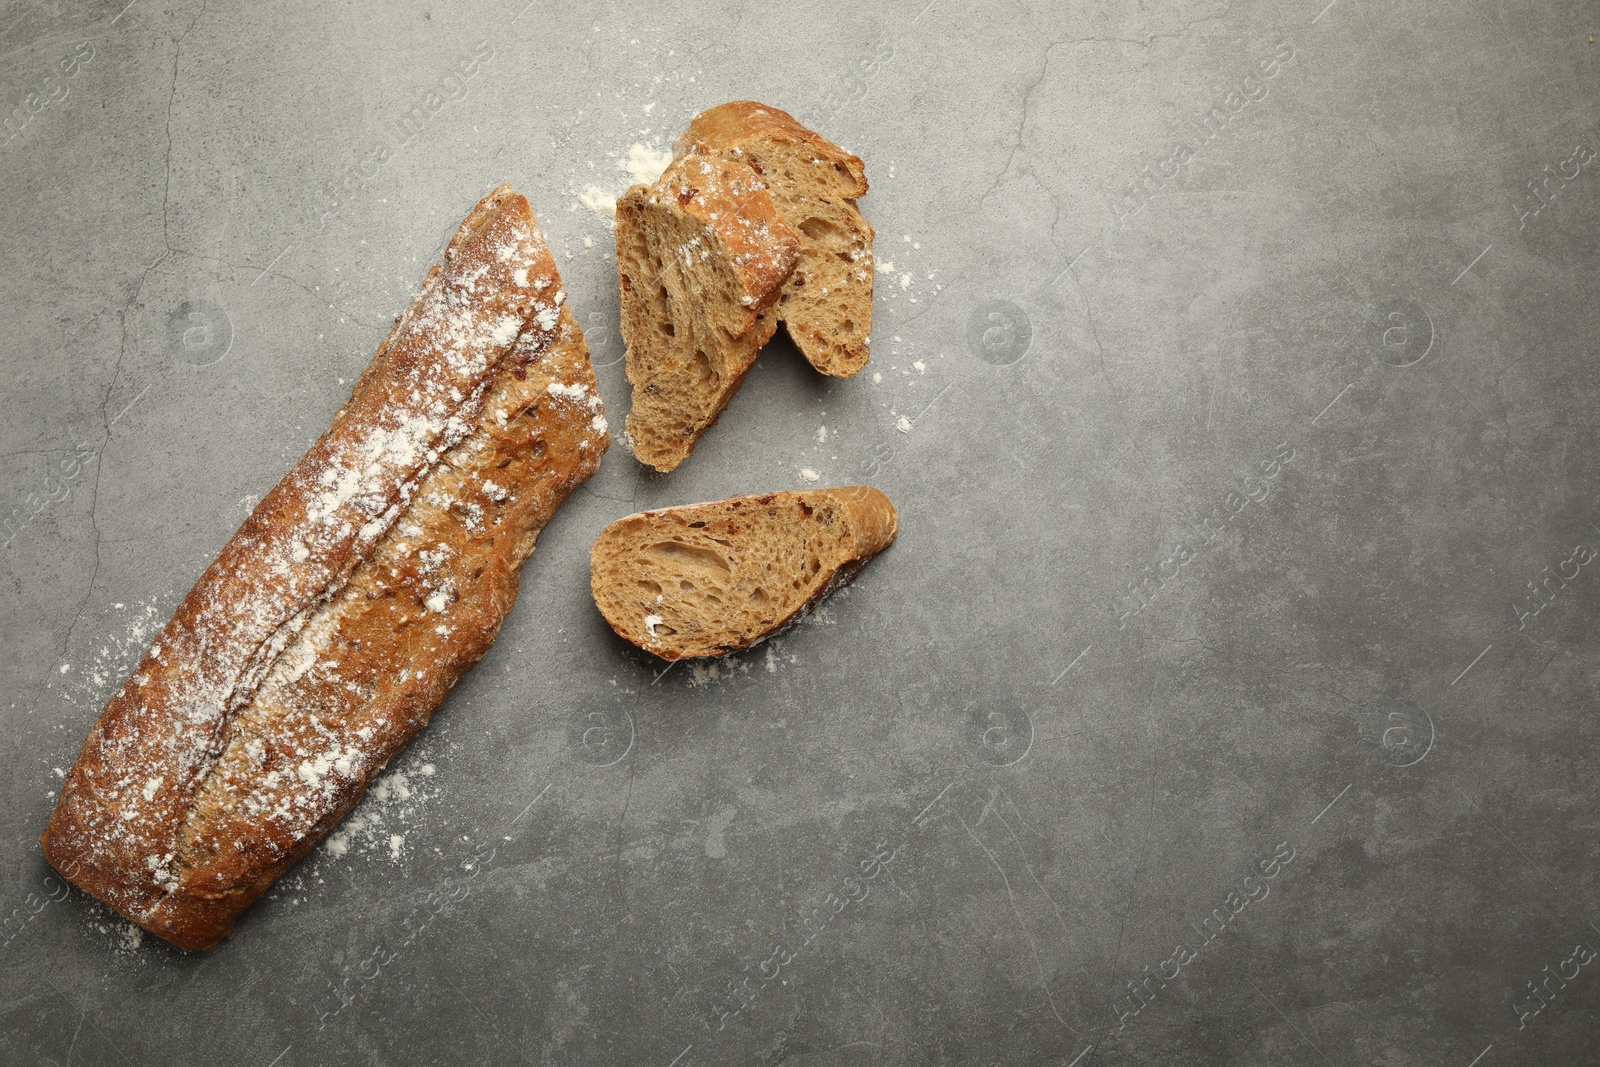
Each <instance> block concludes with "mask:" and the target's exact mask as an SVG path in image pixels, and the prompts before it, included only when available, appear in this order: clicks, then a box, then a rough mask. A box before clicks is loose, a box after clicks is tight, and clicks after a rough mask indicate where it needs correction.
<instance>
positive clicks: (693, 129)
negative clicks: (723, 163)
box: [674, 100, 867, 200]
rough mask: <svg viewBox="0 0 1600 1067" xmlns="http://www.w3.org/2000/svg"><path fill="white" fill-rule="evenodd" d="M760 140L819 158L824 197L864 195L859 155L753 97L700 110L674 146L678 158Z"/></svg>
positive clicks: (748, 145) (864, 176)
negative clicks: (824, 172)
mask: <svg viewBox="0 0 1600 1067" xmlns="http://www.w3.org/2000/svg"><path fill="white" fill-rule="evenodd" d="M762 141H766V142H769V143H772V142H776V143H788V144H792V145H804V146H805V148H806V149H807V150H808V151H809V152H810V153H811V154H813V155H815V156H816V157H817V158H818V159H821V160H823V162H824V163H825V164H826V168H827V170H828V171H829V172H830V173H829V175H827V176H823V177H821V178H820V179H819V180H822V181H826V182H827V183H828V185H827V192H828V194H829V195H831V196H840V197H846V198H848V199H851V200H854V199H856V198H857V197H862V196H866V195H867V169H866V165H865V164H864V163H862V162H861V157H860V156H857V155H854V154H852V153H850V152H846V151H845V150H844V149H842V148H840V147H839V146H838V145H836V144H834V143H833V142H832V141H830V140H828V139H827V138H826V137H824V136H822V134H820V133H817V132H816V131H815V130H811V129H808V128H806V127H805V126H802V125H801V124H800V122H799V120H797V119H796V118H795V117H794V116H793V115H791V114H789V113H788V112H787V111H782V110H780V109H778V108H775V107H771V106H769V105H767V104H760V103H757V102H756V101H754V100H732V101H729V102H728V103H726V104H719V105H717V106H716V107H713V108H708V109H707V110H705V111H702V112H700V114H698V115H696V116H695V117H694V119H693V120H691V121H690V123H689V128H688V129H687V130H685V131H684V132H683V133H682V135H680V136H679V137H678V140H677V143H676V144H675V145H674V148H675V150H676V152H677V154H678V155H680V156H682V155H688V154H689V153H691V152H694V151H696V150H698V149H701V148H705V149H710V150H712V151H714V152H719V153H720V152H731V151H732V150H733V149H742V150H748V149H750V148H751V147H752V146H754V145H756V144H758V143H759V142H762ZM758 173H759V172H758Z"/></svg>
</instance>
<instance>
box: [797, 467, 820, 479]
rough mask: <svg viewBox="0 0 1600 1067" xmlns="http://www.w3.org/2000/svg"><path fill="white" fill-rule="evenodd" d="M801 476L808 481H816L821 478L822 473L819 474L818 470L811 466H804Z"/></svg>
mask: <svg viewBox="0 0 1600 1067" xmlns="http://www.w3.org/2000/svg"><path fill="white" fill-rule="evenodd" d="M800 477H802V478H804V479H805V480H806V481H808V482H814V481H816V480H817V479H818V478H821V477H822V475H820V474H818V473H817V472H816V471H814V470H812V469H811V468H810V467H803V468H801V470H800Z"/></svg>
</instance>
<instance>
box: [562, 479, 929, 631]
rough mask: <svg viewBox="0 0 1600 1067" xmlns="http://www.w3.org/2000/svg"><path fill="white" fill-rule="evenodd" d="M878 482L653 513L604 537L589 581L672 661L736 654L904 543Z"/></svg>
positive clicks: (602, 604) (598, 597) (600, 602)
mask: <svg viewBox="0 0 1600 1067" xmlns="http://www.w3.org/2000/svg"><path fill="white" fill-rule="evenodd" d="M897 527H898V518H897V516H896V514H895V509H894V505H893V504H891V503H889V498H888V497H886V496H884V495H883V494H882V493H880V492H879V491H878V490H876V489H872V488H869V487H867V486H860V485H855V486H848V487H845V488H841V489H807V490H801V491H798V492H782V493H767V494H765V495H763V496H735V497H730V498H728V499H727V500H719V501H716V502H715V503H709V504H685V505H683V506H681V507H673V508H664V509H661V510H658V511H645V512H640V513H639V514H637V515H629V516H628V517H626V518H623V519H618V520H617V521H616V522H614V523H612V524H611V525H610V526H607V527H606V528H605V529H604V530H602V531H601V532H600V536H599V537H598V538H596V539H595V543H594V548H593V549H591V550H590V553H589V587H590V589H591V590H592V591H593V593H594V602H595V604H596V605H597V606H598V607H599V608H600V613H601V614H602V615H604V616H605V618H606V621H607V622H609V623H610V624H611V628H612V629H614V630H616V631H617V633H618V634H619V635H621V636H622V637H623V638H624V639H626V640H628V641H631V642H633V643H634V644H635V645H638V646H639V647H640V648H642V649H644V650H645V651H647V652H653V653H655V654H656V655H657V656H660V657H661V658H662V659H666V660H677V659H685V658H690V657H698V656H720V655H722V654H724V653H727V652H737V651H739V650H740V649H745V648H749V647H750V646H751V645H753V644H755V643H756V642H758V641H761V640H763V639H764V638H767V637H770V636H771V635H772V634H774V633H776V632H778V631H779V630H781V629H783V628H784V627H785V626H787V625H789V624H790V623H792V622H794V621H795V620H796V619H798V618H800V617H801V616H803V615H805V614H806V613H807V612H809V611H810V610H811V609H812V608H814V607H815V606H816V605H817V604H819V603H821V602H822V600H823V599H824V598H826V597H827V596H828V594H830V593H832V592H833V591H834V590H835V589H837V588H839V587H840V586H842V585H844V584H846V583H847V582H849V581H850V580H851V579H852V578H854V577H855V576H856V574H857V572H859V571H860V570H861V568H862V567H864V566H866V563H867V561H868V560H869V559H871V558H872V557H873V556H874V555H876V554H877V553H878V552H880V551H882V550H883V549H884V548H887V547H888V546H889V544H890V543H892V542H893V541H894V537H895V532H896V529H897Z"/></svg>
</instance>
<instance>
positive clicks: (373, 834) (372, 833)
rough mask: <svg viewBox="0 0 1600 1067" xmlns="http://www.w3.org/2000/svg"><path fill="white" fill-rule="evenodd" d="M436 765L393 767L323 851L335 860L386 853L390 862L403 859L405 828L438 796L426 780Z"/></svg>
mask: <svg viewBox="0 0 1600 1067" xmlns="http://www.w3.org/2000/svg"><path fill="white" fill-rule="evenodd" d="M435 770H436V768H435V767H434V765H433V764H432V763H424V764H422V765H421V766H420V767H416V768H414V769H412V770H409V771H408V770H402V769H398V768H395V769H391V770H389V771H387V772H385V773H384V774H383V775H382V776H381V777H379V778H378V779H377V781H375V782H373V783H372V786H371V787H370V788H369V789H368V790H367V795H366V796H365V797H364V798H362V801H361V804H360V806H359V807H357V808H356V810H355V811H353V812H351V813H350V815H349V817H348V818H346V819H345V821H344V822H342V823H340V824H339V826H338V827H337V828H336V829H335V830H334V832H333V833H332V834H330V835H329V836H328V839H327V840H326V841H324V842H323V843H322V848H321V850H320V851H321V852H323V853H326V854H327V855H328V856H331V857H332V858H334V859H343V858H344V857H346V856H348V855H351V854H352V853H365V854H379V853H387V855H388V857H389V859H390V861H391V862H394V863H399V862H400V861H401V859H402V858H404V849H405V840H406V835H405V834H404V833H403V832H397V831H403V830H405V829H406V827H407V825H408V824H409V823H410V822H411V821H412V820H414V819H415V817H416V816H417V815H418V813H419V810H420V808H421V807H422V805H424V804H426V803H427V802H428V801H430V800H432V799H433V798H434V797H435V796H436V795H437V790H430V789H429V788H428V787H427V785H426V784H425V781H424V780H425V779H428V778H432V777H433V776H434V773H435Z"/></svg>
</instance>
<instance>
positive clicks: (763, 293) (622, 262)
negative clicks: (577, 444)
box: [617, 157, 800, 471]
mask: <svg viewBox="0 0 1600 1067" xmlns="http://www.w3.org/2000/svg"><path fill="white" fill-rule="evenodd" d="M799 243H800V242H799V238H798V237H797V236H796V235H795V233H794V231H793V230H791V229H790V228H789V226H788V225H787V224H786V223H784V221H783V219H782V217H781V216H780V215H779V214H778V212H777V209H776V208H775V207H774V206H773V203H772V198H771V197H770V196H768V195H767V191H766V189H765V187H763V185H762V184H761V181H760V179H759V178H757V177H756V174H755V171H753V170H751V169H750V168H749V167H748V166H746V165H744V164H742V163H730V162H726V161H723V160H720V159H716V158H712V157H693V158H686V159H681V160H677V161H675V162H674V163H673V164H672V165H671V166H669V167H668V168H667V169H666V171H665V172H664V173H663V174H662V175H661V178H660V179H659V180H658V181H657V182H656V183H655V184H654V185H650V186H645V185H635V186H634V187H632V188H631V189H629V190H628V191H627V192H626V193H625V194H623V196H622V198H621V199H620V200H618V201H617V285H618V289H619V291H620V294H621V299H622V340H623V343H624V345H626V352H627V355H626V361H627V372H628V381H629V382H631V383H632V385H633V406H632V409H631V410H630V411H629V412H628V423H627V432H628V440H629V443H630V444H631V446H632V448H633V453H634V455H635V456H637V457H638V458H639V460H640V461H641V462H644V463H648V464H649V465H650V466H652V467H654V468H655V469H656V470H659V471H669V470H672V469H673V468H674V467H676V466H677V465H678V464H680V463H682V462H683V460H684V459H685V458H686V457H687V456H688V455H689V453H690V452H692V451H694V446H695V442H696V441H697V440H699V438H700V435H701V434H703V433H705V431H706V430H707V429H708V428H709V427H710V426H711V425H712V423H714V422H716V421H717V416H718V415H720V414H721V413H722V409H723V408H725V407H727V405H728V401H729V400H730V399H732V397H733V394H734V393H735V392H737V391H738V389H739V383H740V382H742V381H743V380H744V376H745V373H746V372H747V371H748V370H749V369H750V364H752V363H754V362H755V358H756V355H757V354H758V353H759V352H760V351H761V346H762V345H764V344H766V343H767V341H768V339H770V338H771V337H772V332H773V330H774V329H776V328H777V322H776V320H775V319H774V318H773V316H772V313H771V312H772V307H773V305H774V304H775V303H776V302H777V299H778V295H779V292H780V287H781V286H782V284H783V280H784V279H785V278H787V277H788V276H789V272H790V271H791V270H792V269H793V268H794V264H795V256H796V251H797V249H798V248H799Z"/></svg>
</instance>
